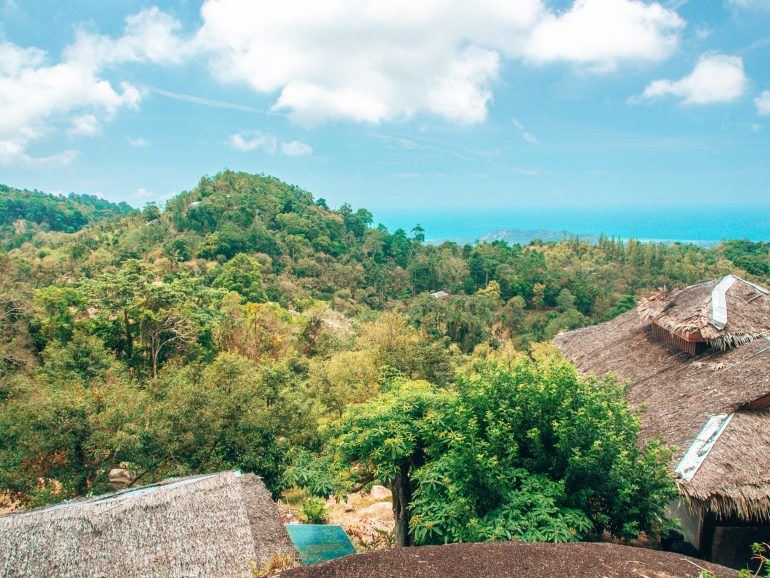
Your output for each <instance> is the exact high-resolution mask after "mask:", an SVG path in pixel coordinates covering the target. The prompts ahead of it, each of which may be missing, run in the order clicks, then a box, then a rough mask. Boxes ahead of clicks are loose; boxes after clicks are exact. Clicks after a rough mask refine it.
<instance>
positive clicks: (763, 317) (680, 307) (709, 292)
mask: <svg viewBox="0 0 770 578" xmlns="http://www.w3.org/2000/svg"><path fill="white" fill-rule="evenodd" d="M638 311H639V314H640V316H641V317H642V319H644V320H649V321H652V322H654V323H656V324H657V325H659V326H661V327H663V328H664V329H667V330H668V331H670V332H671V333H673V334H675V335H679V336H682V337H685V338H686V339H694V340H704V341H706V342H708V343H709V344H710V345H711V346H712V347H716V348H718V349H727V348H729V347H734V346H735V345H740V344H742V343H748V342H749V341H753V340H754V339H757V338H759V337H764V336H766V335H770V291H768V290H767V289H765V288H764V287H760V286H759V285H755V284H754V283H750V282H748V281H746V280H744V279H741V278H740V277H736V276H735V275H727V276H725V277H723V278H722V279H715V280H713V281H709V282H707V283H701V284H698V285H691V286H689V287H684V288H682V289H675V290H669V289H661V290H660V291H658V292H657V293H655V294H654V295H652V296H651V297H649V298H648V299H645V300H644V301H642V303H641V304H640V305H639V308H638Z"/></svg>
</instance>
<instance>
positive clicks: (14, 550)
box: [0, 472, 296, 577]
mask: <svg viewBox="0 0 770 578" xmlns="http://www.w3.org/2000/svg"><path fill="white" fill-rule="evenodd" d="M0 536H2V540H0V576H9V577H17V576H19V577H20V576H72V577H75V576H78V577H91V576H100V577H101V576H122V577H132V576H136V577H140V576H141V577H150V576H156V577H169V576H180V577H181V576H185V577H188V576H207V577H208V576H212V577H216V576H223V577H224V576H227V577H234V576H238V575H242V574H244V573H247V572H249V569H250V564H256V565H257V566H258V565H259V564H261V563H264V562H266V561H267V560H269V559H270V558H271V557H272V556H273V555H275V554H287V555H291V556H296V550H295V549H294V547H293V546H292V544H291V541H290V540H289V536H288V534H287V532H286V529H285V528H284V526H283V524H281V521H280V518H279V516H278V512H277V510H276V509H275V505H274V504H273V501H272V499H271V498H270V494H269V493H268V491H267V489H266V488H265V486H264V484H263V483H262V481H261V480H260V479H259V478H258V477H256V476H254V475H253V474H245V475H241V474H240V473H239V472H222V473H218V474H211V475H204V476H194V477H189V478H178V479H174V480H167V481H165V482H161V483H159V484H154V485H151V486H145V487H142V488H132V489H127V490H122V491H120V492H115V493H113V494H107V495H103V496H96V497H93V498H85V499H80V500H75V501H72V502H65V503H63V504H58V505H56V506H51V507H48V508H42V509H37V510H30V511H23V512H18V513H13V514H8V515H5V516H0Z"/></svg>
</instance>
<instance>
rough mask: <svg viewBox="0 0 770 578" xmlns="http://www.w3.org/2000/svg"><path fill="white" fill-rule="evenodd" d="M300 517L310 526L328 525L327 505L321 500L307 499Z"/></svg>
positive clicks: (303, 503)
mask: <svg viewBox="0 0 770 578" xmlns="http://www.w3.org/2000/svg"><path fill="white" fill-rule="evenodd" d="M300 515H301V516H302V518H303V519H304V520H305V522H306V523H308V524H326V522H327V521H328V520H329V514H328V513H327V512H326V503H325V502H324V501H323V500H322V499H321V498H307V499H305V500H304V501H303V502H302V509H301V510H300Z"/></svg>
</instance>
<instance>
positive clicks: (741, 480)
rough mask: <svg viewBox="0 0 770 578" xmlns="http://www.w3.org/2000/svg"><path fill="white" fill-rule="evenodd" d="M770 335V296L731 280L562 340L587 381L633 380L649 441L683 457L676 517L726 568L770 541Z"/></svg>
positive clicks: (660, 298)
mask: <svg viewBox="0 0 770 578" xmlns="http://www.w3.org/2000/svg"><path fill="white" fill-rule="evenodd" d="M769 336H770V291H768V290H767V289H765V288H763V287H760V286H758V285H755V284H753V283H749V282H748V281H745V280H743V279H740V278H739V277H736V276H733V275H728V276H726V277H724V278H722V279H717V280H714V281H710V282H708V283H702V284H699V285H693V286H690V287H685V288H682V289H677V290H667V289H663V290H661V291H659V292H658V293H656V294H655V295H653V296H652V297H650V298H648V299H646V300H644V301H643V302H642V303H641V304H640V305H639V306H638V307H637V308H636V309H635V310H632V311H629V312H627V313H624V314H623V315H620V316H619V317H616V318H615V319H613V320H612V321H608V322H607V323H602V324H600V325H595V326H592V327H586V328H583V329H578V330H576V331H571V332H569V333H564V334H561V335H559V336H557V337H556V339H555V344H556V346H557V347H558V348H559V349H560V350H561V352H562V354H563V355H564V356H565V357H566V358H567V359H569V360H571V361H572V362H573V363H575V365H576V366H577V368H578V369H579V370H580V371H581V372H583V373H585V374H596V375H602V374H606V373H614V374H616V375H617V376H618V377H620V378H621V379H623V380H627V381H628V382H629V384H630V385H629V390H628V399H629V401H630V402H631V404H632V405H634V406H637V407H640V408H642V410H643V411H642V417H641V419H642V436H643V438H646V439H652V438H660V439H663V440H664V441H665V442H666V443H667V444H669V445H671V446H673V447H674V448H675V455H674V459H673V461H672V463H671V468H672V470H673V471H674V472H675V473H676V474H677V485H678V487H679V491H680V500H678V501H677V502H676V503H674V504H672V508H671V514H672V516H673V517H675V518H677V519H679V521H680V522H681V524H682V533H683V535H684V538H685V540H686V541H687V542H689V543H690V544H692V545H693V546H695V547H696V548H697V549H698V551H699V552H700V555H701V556H703V557H705V558H707V559H711V560H714V561H718V562H720V563H723V564H727V565H738V564H741V563H742V562H743V560H745V559H746V558H748V554H749V552H750V550H749V547H750V544H751V543H753V542H758V541H762V540H765V541H767V540H770V410H769V409H768V408H770V338H769Z"/></svg>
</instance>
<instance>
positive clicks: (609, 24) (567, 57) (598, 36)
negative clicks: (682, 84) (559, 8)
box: [524, 0, 685, 72]
mask: <svg viewBox="0 0 770 578" xmlns="http://www.w3.org/2000/svg"><path fill="white" fill-rule="evenodd" d="M684 24H685V23H684V21H683V20H682V19H681V18H680V17H679V16H678V15H677V14H676V12H674V11H673V10H669V9H667V8H664V7H663V6H662V5H660V4H658V3H653V4H647V3H645V2H641V1H639V0H577V1H576V2H575V3H574V5H573V6H572V8H570V9H569V10H568V11H566V12H564V13H562V14H554V13H549V14H547V15H546V16H545V17H544V18H543V19H542V20H541V21H540V22H539V23H538V24H537V26H535V28H534V29H533V31H532V34H531V35H530V37H529V39H528V40H527V43H526V45H525V51H524V52H525V55H526V56H527V57H528V58H530V59H532V60H534V61H537V62H553V61H558V60H561V61H566V62H573V63H576V64H579V65H583V66H586V67H588V69H590V70H593V71H596V72H603V71H611V70H614V69H615V68H617V66H618V65H619V64H620V63H622V62H624V61H648V62H658V61H660V60H663V59H665V58H667V57H668V56H670V55H671V54H672V53H673V51H674V50H675V49H676V48H677V46H678V43H679V33H680V31H681V30H682V29H683V28H684Z"/></svg>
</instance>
